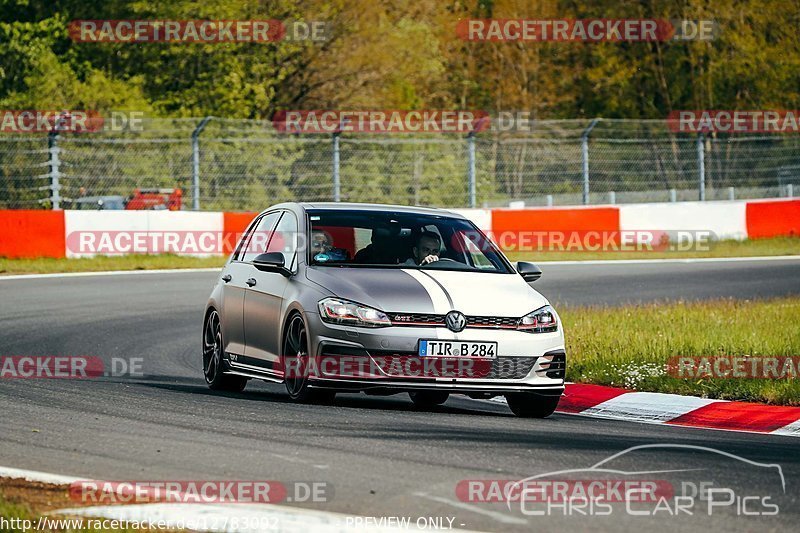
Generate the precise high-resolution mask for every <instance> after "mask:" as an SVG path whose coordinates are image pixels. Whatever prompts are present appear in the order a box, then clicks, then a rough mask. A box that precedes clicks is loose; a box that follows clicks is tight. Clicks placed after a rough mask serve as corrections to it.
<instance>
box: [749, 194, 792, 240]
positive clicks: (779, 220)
mask: <svg viewBox="0 0 800 533" xmlns="http://www.w3.org/2000/svg"><path fill="white" fill-rule="evenodd" d="M745 211H746V213H747V215H746V216H747V237H748V238H750V239H758V238H762V237H779V236H783V235H794V236H798V235H800V200H788V201H787V200H776V201H773V202H747V206H746V207H745Z"/></svg>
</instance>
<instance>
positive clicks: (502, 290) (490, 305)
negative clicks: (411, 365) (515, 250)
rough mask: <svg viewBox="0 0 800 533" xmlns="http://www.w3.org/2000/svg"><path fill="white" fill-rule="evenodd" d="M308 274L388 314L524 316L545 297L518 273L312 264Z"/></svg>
mask: <svg viewBox="0 0 800 533" xmlns="http://www.w3.org/2000/svg"><path fill="white" fill-rule="evenodd" d="M306 276H307V277H308V279H309V280H311V281H313V282H314V283H316V284H318V285H321V286H322V287H324V288H326V289H328V290H329V291H330V292H332V293H333V294H335V295H336V296H339V297H340V298H344V299H346V300H352V301H354V302H358V303H362V304H364V305H368V306H370V307H375V308H377V309H381V310H383V311H386V312H390V313H431V314H445V313H447V312H448V311H452V310H454V309H455V310H457V311H461V312H462V313H464V314H465V315H469V316H504V317H515V318H517V317H521V316H523V315H526V314H528V313H530V312H531V311H533V310H535V309H538V308H540V307H542V306H543V305H546V304H547V303H548V302H547V299H546V298H545V297H544V296H542V295H541V294H539V293H538V292H536V291H535V290H534V289H533V288H531V287H530V285H528V283H527V282H525V280H523V279H522V277H520V276H519V275H516V274H496V273H487V272H461V271H448V270H433V269H431V270H427V269H425V270H420V269H414V268H403V269H399V268H398V269H395V268H339V267H309V268H308V269H307V270H306Z"/></svg>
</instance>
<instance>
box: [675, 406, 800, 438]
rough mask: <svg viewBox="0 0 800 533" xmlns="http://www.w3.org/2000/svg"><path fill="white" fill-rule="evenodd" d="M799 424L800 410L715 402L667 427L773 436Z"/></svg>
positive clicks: (677, 419) (798, 408)
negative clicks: (788, 426)
mask: <svg viewBox="0 0 800 533" xmlns="http://www.w3.org/2000/svg"><path fill="white" fill-rule="evenodd" d="M796 420H800V407H783V406H777V405H761V404H757V403H746V402H715V403H711V404H708V405H706V406H704V407H701V408H699V409H695V410H694V411H691V412H689V413H686V414H685V415H681V416H679V417H678V418H675V419H673V420H670V421H669V422H667V424H672V425H675V426H699V427H710V428H716V429H739V430H746V431H759V432H764V433H769V432H770V431H775V430H776V429H780V428H782V427H784V426H786V425H788V424H791V423H792V422H795V421H796Z"/></svg>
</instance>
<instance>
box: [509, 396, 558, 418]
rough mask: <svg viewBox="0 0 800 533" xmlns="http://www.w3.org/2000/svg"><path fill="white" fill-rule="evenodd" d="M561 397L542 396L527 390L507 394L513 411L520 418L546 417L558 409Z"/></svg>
mask: <svg viewBox="0 0 800 533" xmlns="http://www.w3.org/2000/svg"><path fill="white" fill-rule="evenodd" d="M560 399H561V397H560V396H542V395H541V394H532V393H526V392H518V393H513V394H506V401H507V402H508V406H509V407H510V408H511V412H512V413H514V414H515V415H517V416H518V417H520V418H546V417H548V416H550V415H552V414H553V411H555V410H556V407H558V401H559V400H560Z"/></svg>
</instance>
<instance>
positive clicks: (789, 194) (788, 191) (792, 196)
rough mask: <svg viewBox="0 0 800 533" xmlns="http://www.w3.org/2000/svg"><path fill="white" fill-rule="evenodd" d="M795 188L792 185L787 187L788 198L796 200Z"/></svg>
mask: <svg viewBox="0 0 800 533" xmlns="http://www.w3.org/2000/svg"><path fill="white" fill-rule="evenodd" d="M793 188H794V187H792V184H791V183H789V184H788V185H786V196H788V197H789V198H794V190H793Z"/></svg>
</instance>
